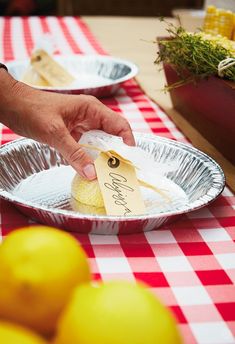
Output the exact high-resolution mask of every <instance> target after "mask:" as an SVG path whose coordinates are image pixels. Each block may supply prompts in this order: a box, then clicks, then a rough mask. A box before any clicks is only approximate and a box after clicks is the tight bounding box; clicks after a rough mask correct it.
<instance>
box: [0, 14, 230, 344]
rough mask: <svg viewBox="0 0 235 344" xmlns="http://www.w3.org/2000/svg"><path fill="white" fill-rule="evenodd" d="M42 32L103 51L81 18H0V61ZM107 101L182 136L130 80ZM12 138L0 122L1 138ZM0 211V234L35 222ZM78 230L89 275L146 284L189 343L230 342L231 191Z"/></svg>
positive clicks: (146, 128) (153, 128)
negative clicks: (140, 224)
mask: <svg viewBox="0 0 235 344" xmlns="http://www.w3.org/2000/svg"><path fill="white" fill-rule="evenodd" d="M107 30H108V28H107ZM47 32H50V33H52V34H53V37H54V39H55V41H56V42H57V47H58V53H61V54H73V53H75V54H80V53H81V54H83V53H85V54H97V53H98V54H105V51H104V50H103V49H102V47H101V46H100V45H99V44H98V42H97V41H96V39H95V38H94V37H93V35H92V34H91V32H90V31H89V29H88V27H87V26H86V25H85V23H84V22H83V21H82V20H81V19H79V18H73V17H64V18H56V17H29V18H23V19H22V18H19V17H15V18H0V61H8V60H12V59H24V58H26V57H28V55H29V54H30V52H31V50H32V48H33V46H34V44H35V42H36V41H37V39H38V38H39V37H40V36H41V35H42V34H43V33H47ZM104 103H105V104H106V105H108V106H109V107H110V108H112V109H113V110H115V111H117V112H119V113H120V114H121V115H124V116H125V117H126V118H127V119H128V120H129V121H130V123H131V126H132V128H133V130H135V131H141V132H150V133H155V134H157V135H160V136H164V137H168V138H171V139H176V140H178V141H181V142H182V141H183V142H186V141H187V140H186V138H185V137H184V136H183V135H182V133H181V132H180V131H179V130H178V129H177V128H176V127H175V125H174V124H173V123H172V121H171V120H170V119H169V118H168V117H167V116H166V114H165V113H164V112H163V111H162V110H161V109H160V108H159V107H158V106H157V105H156V104H154V103H153V102H152V101H150V100H149V99H148V97H147V96H146V95H145V94H143V92H142V91H141V89H140V87H139V86H138V85H137V84H136V82H135V81H130V82H127V83H126V84H125V85H124V86H123V88H122V89H121V90H120V92H119V93H118V94H117V95H116V96H115V97H113V98H110V99H105V100H104ZM16 137H17V136H16V135H15V134H13V133H12V132H11V131H10V130H9V129H7V128H5V127H0V144H3V143H6V142H8V141H10V140H13V139H15V138H16ZM0 211H1V213H0V228H1V236H4V235H7V233H9V232H10V231H11V230H12V229H14V228H17V227H20V226H26V225H29V224H30V223H32V221H30V220H29V219H28V218H26V217H25V216H24V215H22V214H20V213H19V212H18V211H17V210H16V209H15V208H14V207H13V206H12V205H11V204H9V203H7V202H3V201H1V203H0ZM76 237H77V238H78V239H79V240H80V242H81V243H82V245H83V247H84V248H85V250H86V252H87V254H88V256H89V259H90V263H91V266H92V270H93V273H94V278H96V279H102V280H104V281H105V280H109V279H126V280H135V279H138V280H142V281H144V282H145V283H147V284H148V285H149V286H150V288H151V289H152V291H153V292H154V293H155V294H156V295H157V296H158V297H159V298H160V299H161V300H163V302H164V303H165V304H166V305H168V306H169V307H170V308H171V309H172V310H173V312H174V314H175V316H176V318H177V319H178V322H179V327H180V330H181V332H182V334H183V337H184V340H185V343H186V344H193V343H200V344H204V343H205V344H230V343H235V286H234V284H235V242H234V241H235V197H234V195H233V194H232V193H231V192H230V191H229V189H228V188H225V190H224V192H223V195H222V196H221V197H219V198H218V199H217V200H216V201H215V202H214V203H213V204H212V205H210V206H209V207H205V208H204V209H201V210H199V211H195V212H193V213H190V214H188V215H184V216H183V217H182V218H181V219H180V220H179V221H177V222H175V223H173V224H171V225H168V226H165V227H162V228H161V229H160V230H156V231H152V232H148V233H145V234H138V235H128V236H125V235H122V236H96V235H79V234H78V235H76ZM129 344H131V343H129ZM145 344H148V343H145Z"/></svg>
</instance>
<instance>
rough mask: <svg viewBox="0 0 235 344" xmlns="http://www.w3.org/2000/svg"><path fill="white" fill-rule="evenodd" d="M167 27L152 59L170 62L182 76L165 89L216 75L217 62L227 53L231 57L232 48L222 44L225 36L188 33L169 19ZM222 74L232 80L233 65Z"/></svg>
mask: <svg viewBox="0 0 235 344" xmlns="http://www.w3.org/2000/svg"><path fill="white" fill-rule="evenodd" d="M167 31H168V33H169V39H164V40H160V42H159V43H160V49H159V52H158V56H157V59H156V61H155V63H156V64H160V63H161V62H163V63H167V64H170V65H172V67H173V68H174V69H175V70H176V72H177V73H178V75H179V76H180V79H181V80H180V81H179V82H177V83H176V84H173V85H170V86H168V87H166V89H167V90H169V89H171V88H175V87H179V86H181V85H184V84H186V83H189V82H195V81H197V80H198V79H202V78H208V77H209V76H212V75H214V76H218V64H219V63H220V62H221V61H222V60H224V59H226V58H228V57H233V58H234V50H232V49H230V48H229V47H226V46H225V45H226V39H223V38H222V37H220V38H219V39H218V41H217V40H216V39H210V37H208V36H207V35H204V34H203V33H200V32H199V33H188V32H186V31H185V30H184V29H183V28H182V27H179V28H177V27H175V26H174V25H173V24H171V23H168V27H167ZM223 42H224V43H225V44H223ZM223 77H224V78H225V79H228V80H232V81H235V65H234V66H231V67H230V68H228V69H226V70H224V73H223Z"/></svg>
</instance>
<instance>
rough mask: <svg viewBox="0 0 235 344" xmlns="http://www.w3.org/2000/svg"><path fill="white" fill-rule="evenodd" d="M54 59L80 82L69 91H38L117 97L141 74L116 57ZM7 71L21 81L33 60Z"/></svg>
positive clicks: (61, 57) (19, 63)
mask: <svg viewBox="0 0 235 344" xmlns="http://www.w3.org/2000/svg"><path fill="white" fill-rule="evenodd" d="M53 58H54V59H55V61H57V62H58V63H60V64H61V65H62V66H63V67H64V68H65V69H66V70H67V71H68V72H70V73H71V75H73V76H74V77H75V79H76V80H75V81H74V82H73V83H72V84H70V85H68V86H66V87H65V86H64V87H49V86H40V87H39V86H34V87H35V88H39V89H41V90H46V91H53V92H59V93H69V94H89V95H93V96H96V97H98V98H101V97H107V96H110V95H112V94H114V93H116V92H117V90H118V89H119V88H120V85H121V84H122V83H123V82H125V81H127V80H130V79H131V78H133V77H135V76H136V74H137V73H138V68H137V66H136V65H135V64H134V63H132V62H130V61H127V60H123V59H120V58H116V57H112V56H103V55H68V56H58V55H55V56H54V57H53ZM7 67H8V71H9V73H10V74H11V75H12V76H13V77H14V78H15V79H17V80H21V79H22V77H23V75H24V73H25V72H26V70H27V68H28V67H29V60H22V61H20V60H19V61H12V62H8V63H7ZM31 86H32V85H31Z"/></svg>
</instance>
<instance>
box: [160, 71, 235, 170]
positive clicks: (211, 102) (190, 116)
mask: <svg viewBox="0 0 235 344" xmlns="http://www.w3.org/2000/svg"><path fill="white" fill-rule="evenodd" d="M164 70H165V75H166V79H167V83H168V85H170V84H173V83H175V82H177V81H179V77H178V75H177V73H176V72H175V70H174V69H173V68H172V66H171V65H169V64H165V65H164ZM170 95H171V99H172V103H173V105H174V108H175V109H176V110H178V111H179V112H180V113H181V114H182V115H183V116H184V117H185V118H186V119H187V120H188V121H189V122H190V123H191V124H192V125H193V126H194V127H195V128H196V129H197V130H198V131H199V132H200V133H201V134H202V135H203V136H204V137H205V138H206V139H207V140H208V141H209V142H211V143H212V144H213V145H214V146H215V147H216V148H217V149H218V150H219V151H220V152H221V153H222V154H223V155H224V156H225V157H226V158H227V159H228V160H230V161H231V162H232V163H234V164H235V83H233V82H228V81H225V80H222V79H220V78H218V77H210V78H209V79H207V80H201V81H199V82H198V83H197V84H194V83H190V84H186V85H184V86H181V87H178V88H175V89H172V90H171V91H170Z"/></svg>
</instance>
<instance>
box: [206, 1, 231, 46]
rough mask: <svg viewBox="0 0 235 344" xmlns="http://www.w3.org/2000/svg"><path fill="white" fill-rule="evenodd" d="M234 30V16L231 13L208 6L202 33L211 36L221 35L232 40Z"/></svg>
mask: <svg viewBox="0 0 235 344" xmlns="http://www.w3.org/2000/svg"><path fill="white" fill-rule="evenodd" d="M233 29H234V14H233V12H231V11H228V10H223V9H218V8H216V7H214V6H208V7H207V10H206V16H205V20H204V26H203V31H205V32H206V33H210V34H212V35H221V36H223V37H227V38H228V39H232V34H233Z"/></svg>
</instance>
